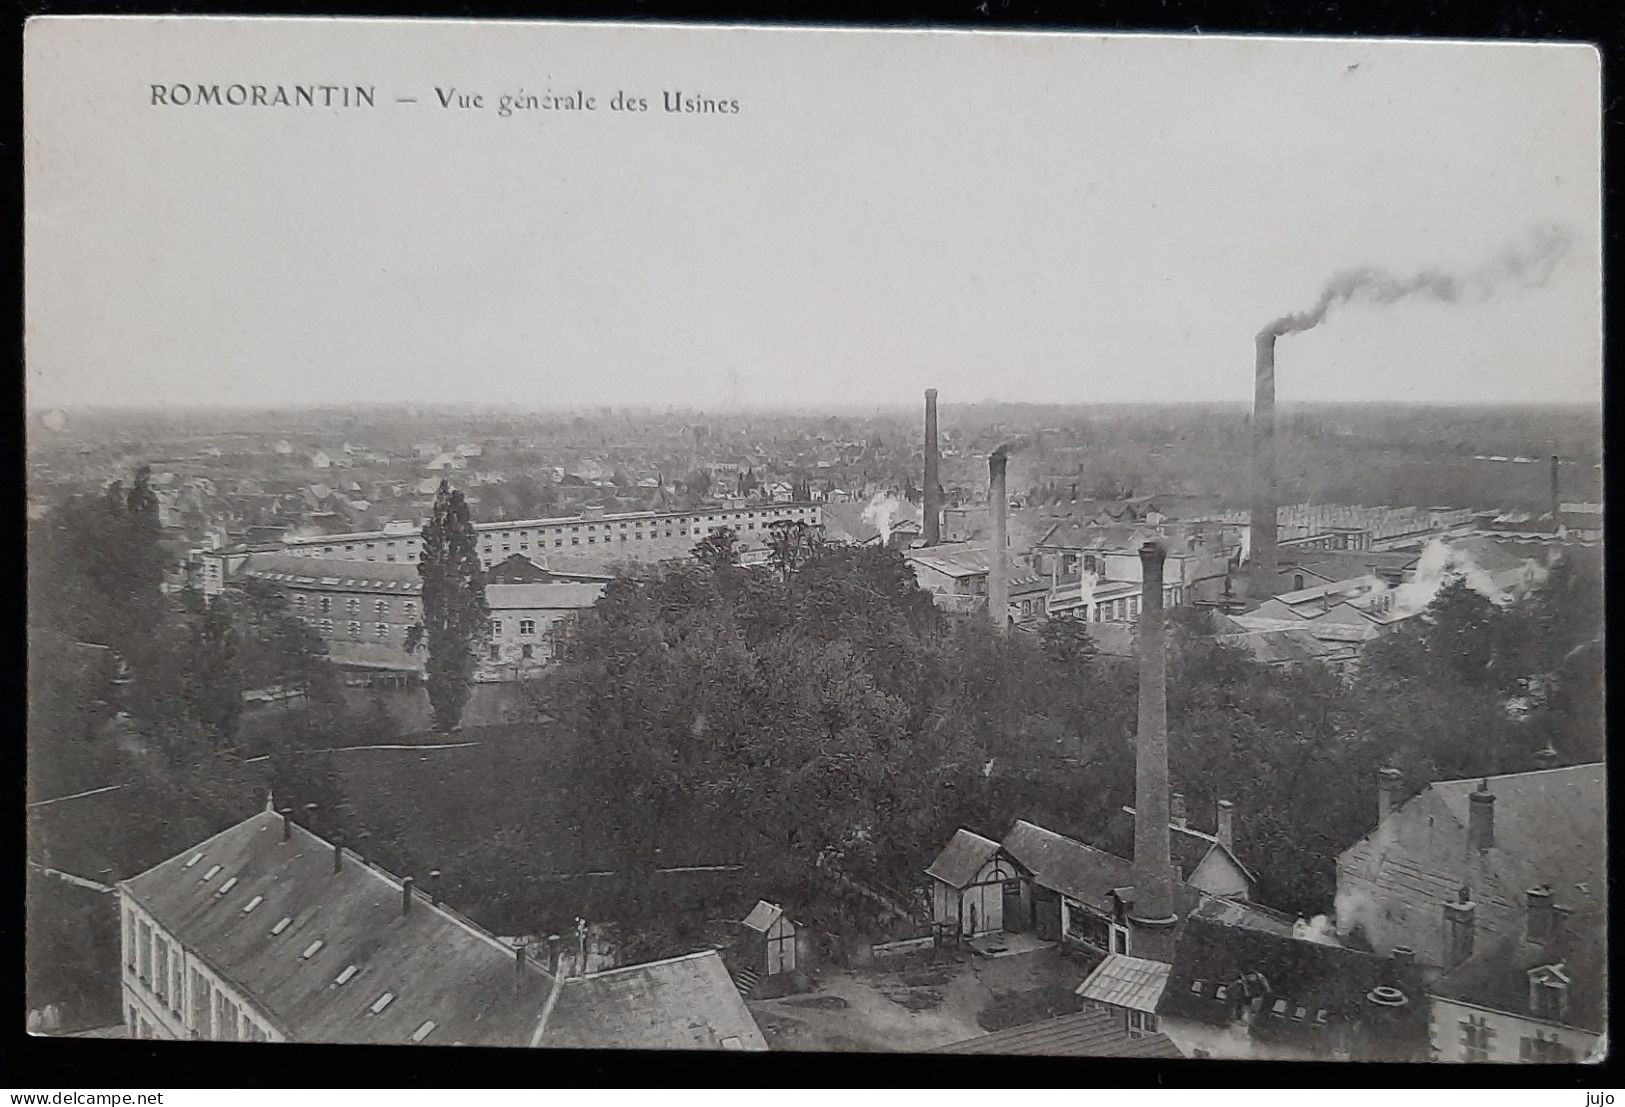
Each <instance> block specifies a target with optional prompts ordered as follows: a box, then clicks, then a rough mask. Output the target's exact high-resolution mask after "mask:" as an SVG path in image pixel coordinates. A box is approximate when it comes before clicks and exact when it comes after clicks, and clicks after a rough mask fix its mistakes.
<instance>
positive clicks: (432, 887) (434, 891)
mask: <svg viewBox="0 0 1625 1107" xmlns="http://www.w3.org/2000/svg"><path fill="white" fill-rule="evenodd" d="M429 902H430V903H431V904H433V905H437V906H438V905H439V903H440V870H439V869H430V870H429Z"/></svg>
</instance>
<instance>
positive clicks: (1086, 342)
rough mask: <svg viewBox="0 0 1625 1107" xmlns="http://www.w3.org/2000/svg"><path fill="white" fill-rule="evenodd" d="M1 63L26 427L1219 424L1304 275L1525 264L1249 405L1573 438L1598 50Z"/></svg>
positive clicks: (1593, 193) (1028, 43) (151, 39)
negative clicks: (1160, 413)
mask: <svg viewBox="0 0 1625 1107" xmlns="http://www.w3.org/2000/svg"><path fill="white" fill-rule="evenodd" d="M26 62H27V67H28V68H27V82H28V84H27V90H26V112H27V116H26V126H27V137H26V159H27V160H26V169H27V176H26V189H27V215H26V234H27V243H26V246H27V253H26V264H27V272H26V292H27V383H28V389H29V403H30V406H33V407H39V406H67V405H76V404H84V403H96V404H158V405H162V404H174V403H188V404H199V403H216V404H232V405H244V404H260V403H266V404H270V403H283V404H286V403H299V404H305V403H308V404H323V403H349V402H357V401H397V400H410V401H433V400H436V399H439V398H451V399H458V400H473V401H489V402H517V403H523V404H553V403H557V404H575V403H651V404H663V403H677V404H694V405H700V406H715V405H722V404H728V403H738V404H746V405H752V406H761V405H771V404H775V403H795V404H814V405H816V404H820V403H831V402H841V403H847V404H849V403H853V402H870V401H872V402H875V403H893V402H914V401H915V400H917V398H918V395H919V393H920V391H921V390H922V389H924V388H926V387H936V388H938V389H939V390H940V391H941V393H942V396H943V400H944V402H961V401H971V400H980V399H984V398H993V397H999V398H1004V399H1012V400H1030V401H1137V400H1177V399H1184V398H1189V399H1202V400H1215V399H1235V400H1238V401H1244V400H1249V399H1250V397H1251V374H1252V358H1253V334H1254V332H1255V331H1257V330H1258V329H1259V328H1260V327H1261V326H1263V325H1264V324H1265V323H1267V322H1268V321H1269V320H1271V319H1273V318H1274V317H1276V316H1278V315H1280V314H1282V313H1284V312H1289V311H1294V310H1299V309H1302V308H1305V307H1308V306H1309V305H1310V304H1311V303H1312V302H1313V301H1314V299H1315V297H1316V295H1317V293H1318V292H1319V290H1320V288H1321V286H1322V285H1323V284H1324V282H1325V280H1326V279H1327V278H1328V277H1329V276H1330V275H1331V274H1332V273H1333V272H1335V271H1337V270H1339V269H1342V268H1345V267H1347V266H1351V265H1378V266H1384V267H1390V268H1392V269H1394V270H1396V271H1400V272H1405V271H1409V270H1413V269H1416V268H1419V267H1426V266H1440V267H1445V268H1461V269H1468V268H1471V267H1473V266H1476V265H1478V264H1480V263H1481V262H1483V261H1484V260H1486V259H1489V258H1492V257H1494V256H1496V255H1497V254H1498V253H1499V252H1500V251H1501V250H1503V249H1504V248H1505V246H1506V244H1507V243H1509V242H1514V241H1518V240H1520V239H1522V238H1523V237H1524V236H1526V235H1528V234H1529V232H1530V231H1531V229H1532V228H1534V227H1537V226H1541V225H1556V226H1559V227H1561V228H1563V229H1564V230H1565V231H1566V232H1567V234H1568V235H1569V237H1570V240H1571V242H1572V244H1573V247H1572V249H1571V250H1570V252H1569V253H1568V255H1567V256H1566V257H1565V258H1564V259H1563V261H1562V262H1561V263H1560V264H1559V265H1558V266H1557V267H1556V269H1555V270H1554V271H1553V272H1552V274H1551V276H1550V279H1549V280H1547V282H1546V283H1545V285H1544V286H1543V287H1540V288H1537V289H1529V288H1524V287H1509V288H1505V289H1503V290H1501V291H1500V292H1499V293H1497V294H1494V295H1489V296H1481V295H1477V294H1474V295H1471V296H1469V297H1467V299H1466V300H1465V301H1463V302H1458V303H1455V304H1452V305H1443V304H1438V303H1434V302H1426V301H1421V300H1412V301H1407V302H1404V303H1401V304H1397V305H1393V306H1389V307H1384V308H1380V309H1378V308H1373V307H1369V306H1362V305H1351V306H1349V307H1347V308H1346V309H1343V310H1340V311H1337V312H1334V313H1333V315H1332V316H1331V317H1330V318H1329V319H1328V321H1327V322H1326V323H1325V324H1324V325H1322V326H1321V327H1319V328H1317V329H1315V330H1313V331H1310V332H1308V333H1306V334H1302V335H1295V336H1291V337H1287V338H1284V339H1282V341H1281V345H1280V349H1279V354H1278V361H1279V373H1280V377H1279V393H1280V396H1281V397H1282V398H1283V399H1284V400H1287V401H1291V400H1311V399H1314V400H1415V401H1425V402H1450V401H1455V400H1465V401H1472V402H1522V401H1565V402H1567V401H1581V402H1600V378H1601V323H1600V319H1601V308H1600V282H1601V263H1600V231H1599V227H1600V168H1599V164H1600V157H1599V93H1598V87H1599V85H1598V82H1599V76H1598V63H1597V59H1596V56H1595V54H1594V53H1593V52H1592V51H1591V50H1590V49H1589V48H1586V47H1545V46H1522V45H1493V46H1484V45H1458V44H1421V43H1394V42H1370V41H1365V42H1359V41H1341V42H1299V41H1287V40H1257V39H1255V40H1243V39H1230V40H1218V39H1202V40H1193V39H1188V38H1186V39H1180V38H1156V37H1139V38H1106V37H1101V36H1056V35H1036V36H1035V35H1027V36H993V35H987V36H984V35H969V34H964V33H917V32H893V33H885V34H873V33H860V32H839V31H782V30H781V31H773V30H755V31H738V30H735V31H725V30H698V29H670V28H667V29H658V30H657V29H640V28H610V27H573V28H567V27H559V26H556V25H555V26H549V25H514V24H507V25H500V24H499V25H492V24H483V25H479V24H466V23H465V24H452V23H417V24H413V23H400V22H396V23H386V22H377V23H361V24H356V23H351V24H340V23H336V22H328V21H278V22H258V23H256V22H252V21H218V22H211V23H208V24H203V23H200V22H197V21H181V20H163V21H151V22H139V23H137V22H130V21H112V20H75V21H60V22H56V23H38V22H36V23H35V24H33V25H31V27H30V32H29V36H28V41H27V54H26ZM154 82H162V83H166V84H169V83H174V82H187V83H197V82H207V83H219V84H221V85H222V86H225V85H228V84H230V83H231V82H242V83H244V84H251V83H262V84H267V85H275V84H278V83H282V84H287V85H292V84H296V83H302V84H320V83H331V84H372V85H376V86H377V89H378V92H377V99H378V107H377V109H376V110H373V111H312V110H309V109H284V108H253V107H242V108H229V107H226V108H218V107H204V108H196V107H194V108H187V109H179V108H158V107H152V106H150V105H149V103H148V100H149V92H148V87H149V85H150V84H151V83H154ZM437 84H438V85H441V86H450V85H456V86H457V87H458V88H459V89H463V90H467V91H480V92H483V93H484V94H485V96H486V98H487V101H488V102H489V101H490V100H492V99H493V98H494V97H495V96H496V95H497V94H500V93H503V92H509V93H512V92H517V91H519V90H521V89H522V90H524V91H526V92H531V93H536V94H540V93H543V92H545V91H547V90H548V89H549V88H551V89H552V90H554V91H556V92H562V91H566V90H573V89H576V88H581V89H584V90H586V91H588V92H589V93H592V94H594V95H596V96H597V97H598V98H599V108H600V110H599V111H597V112H595V113H591V114H588V113H577V114H564V113H558V112H541V111H534V112H525V113H517V114H515V115H513V116H512V117H510V118H506V119H504V118H500V117H498V116H497V115H496V114H495V112H494V111H492V110H489V109H487V110H482V111H450V110H445V109H442V108H440V107H439V106H438V104H437V102H436V99H435V93H434V86H435V85H437ZM620 89H624V90H627V91H629V92H632V93H633V94H635V95H641V96H644V97H646V98H647V99H648V100H649V102H650V103H649V107H650V111H649V112H648V113H646V114H643V115H636V116H633V115H626V114H623V113H613V112H610V111H608V110H607V107H608V102H609V99H610V97H612V96H613V95H614V93H615V92H616V91H617V90H620ZM665 89H681V90H682V91H683V92H684V93H685V94H686V93H691V92H692V93H696V94H700V95H706V96H711V97H716V98H722V99H737V100H738V102H739V105H740V112H739V114H737V115H702V116H679V115H668V114H666V113H665V112H663V111H662V110H661V109H660V97H661V93H662V91H663V90H665ZM397 96H415V97H417V98H418V103H417V104H416V105H403V104H397V103H396V102H395V99H396V97H397Z"/></svg>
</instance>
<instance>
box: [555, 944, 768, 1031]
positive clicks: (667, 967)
mask: <svg viewBox="0 0 1625 1107" xmlns="http://www.w3.org/2000/svg"><path fill="white" fill-rule="evenodd" d="M541 1044H542V1045H544V1046H547V1047H549V1048H564V1049H738V1050H748V1051H762V1050H766V1049H767V1040H766V1039H765V1038H763V1037H762V1032H761V1030H760V1028H758V1027H757V1025H756V1020H755V1019H753V1018H752V1017H751V1014H750V1009H749V1008H747V1007H746V1006H745V1001H744V1000H743V999H742V998H740V995H739V989H738V988H737V987H735V985H734V982H733V979H732V978H731V977H730V976H729V975H728V970H727V968H726V967H725V966H724V965H723V963H722V958H721V956H720V955H718V953H717V951H716V950H709V949H708V950H704V951H702V952H699V953H691V954H688V955H687V956H685V957H674V958H671V959H670V960H667V961H655V962H653V963H651V964H647V965H631V966H628V967H627V968H621V969H611V970H609V971H608V972H601V973H593V974H591V975H589V976H585V977H579V978H576V979H573V980H571V981H569V982H568V984H567V985H566V986H565V988H564V990H563V994H562V995H561V997H560V999H559V1001H558V1004H557V1006H556V1007H555V1008H554V1010H553V1013H552V1015H551V1017H550V1018H549V1020H548V1023H547V1033H546V1034H545V1035H544V1036H543V1038H542V1043H541Z"/></svg>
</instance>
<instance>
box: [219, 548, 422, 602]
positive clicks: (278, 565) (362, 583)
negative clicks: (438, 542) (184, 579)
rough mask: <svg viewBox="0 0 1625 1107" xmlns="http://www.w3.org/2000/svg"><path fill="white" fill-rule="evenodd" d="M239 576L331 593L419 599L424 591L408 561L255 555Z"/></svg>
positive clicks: (247, 560)
mask: <svg viewBox="0 0 1625 1107" xmlns="http://www.w3.org/2000/svg"><path fill="white" fill-rule="evenodd" d="M238 575H239V576H244V577H251V578H254V579H258V580H267V581H271V582H273V583H277V584H290V585H297V586H298V587H301V588H315V589H321V590H328V591H340V592H343V591H349V592H357V591H364V592H386V593H390V594H394V595H415V594H416V593H419V592H421V591H423V581H422V578H421V577H420V576H419V574H418V567H417V565H416V564H413V563H410V562H404V561H348V560H338V559H333V558H321V557H303V556H300V555H298V554H285V553H251V554H249V555H248V557H247V558H246V559H245V560H244V561H243V564H242V567H241V568H240V569H239V570H238Z"/></svg>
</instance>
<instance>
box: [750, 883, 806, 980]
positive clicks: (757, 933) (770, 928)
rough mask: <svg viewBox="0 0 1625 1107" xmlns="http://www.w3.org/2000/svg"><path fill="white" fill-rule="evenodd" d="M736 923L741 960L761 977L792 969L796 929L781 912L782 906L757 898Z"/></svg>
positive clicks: (791, 970) (795, 961)
mask: <svg viewBox="0 0 1625 1107" xmlns="http://www.w3.org/2000/svg"><path fill="white" fill-rule="evenodd" d="M740 925H741V927H742V928H743V930H744V942H743V943H742V945H743V946H744V948H743V949H742V950H741V951H740V952H741V954H742V957H741V960H742V961H743V962H744V963H745V964H747V965H749V966H750V967H752V968H755V969H756V970H757V971H758V972H761V973H762V974H763V975H764V976H777V975H778V974H779V973H782V972H794V971H795V969H796V965H797V960H798V959H797V957H796V933H797V930H798V929H799V928H798V927H797V926H796V924H795V922H794V920H792V919H791V918H790V916H789V915H786V914H785V913H784V908H782V907H780V906H779V905H778V904H776V903H769V902H767V900H765V899H760V900H757V901H756V906H755V907H753V908H751V912H750V914H749V915H746V916H745V921H744V922H743V923H741V924H740Z"/></svg>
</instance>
